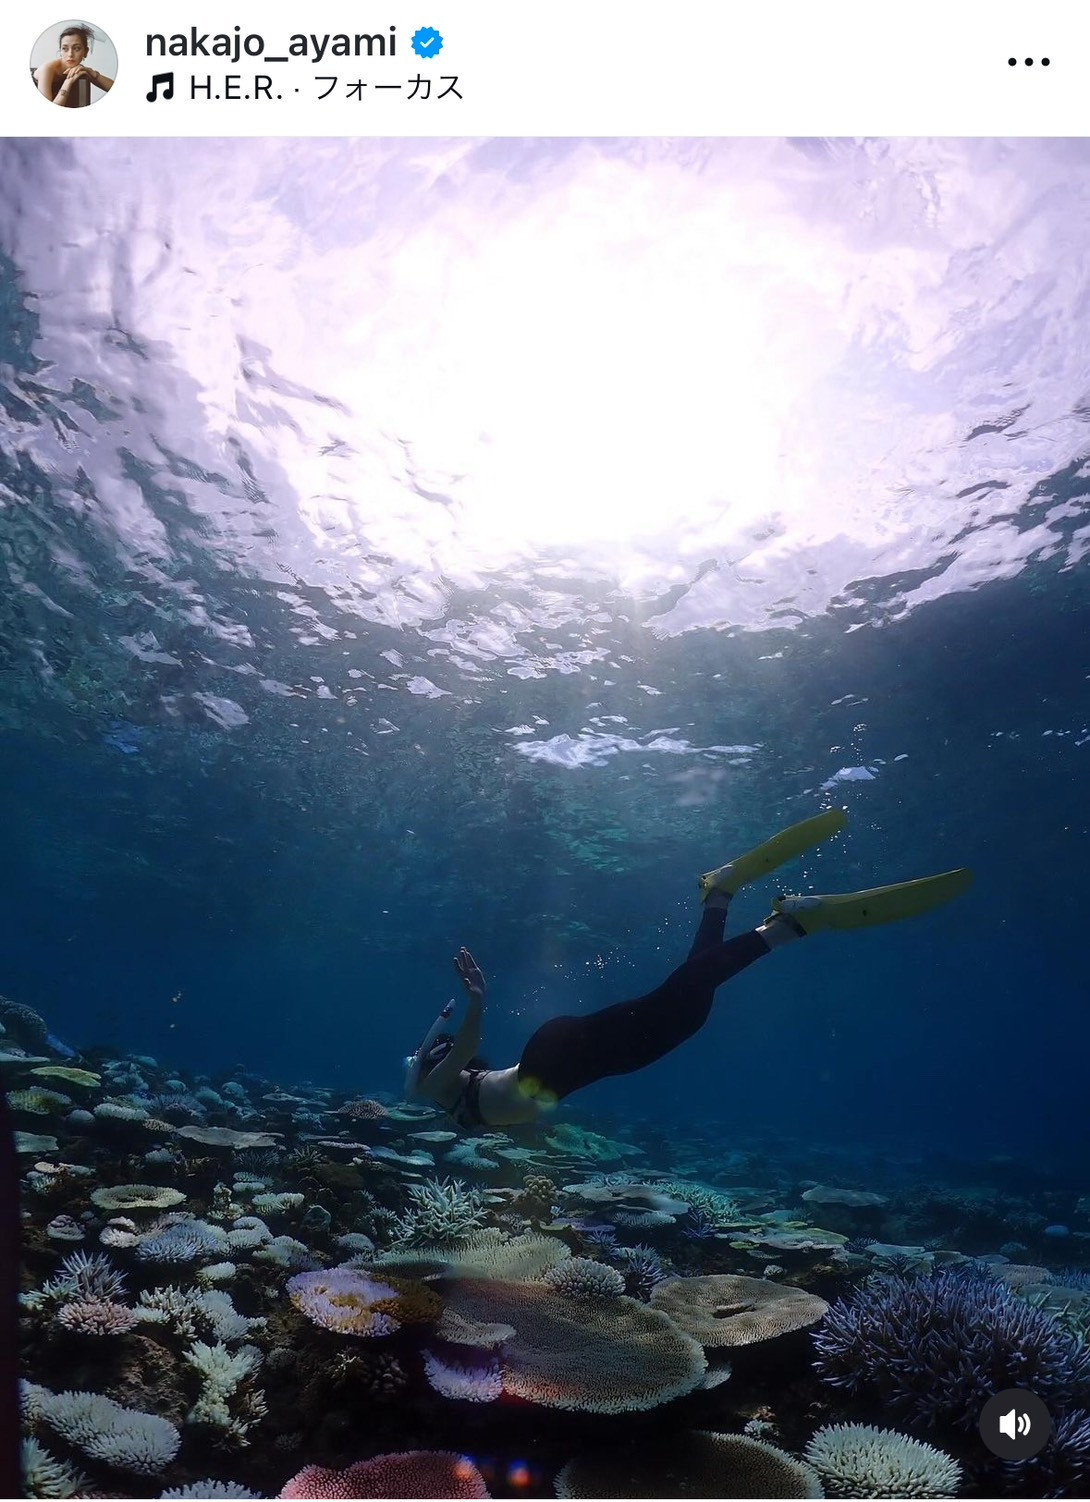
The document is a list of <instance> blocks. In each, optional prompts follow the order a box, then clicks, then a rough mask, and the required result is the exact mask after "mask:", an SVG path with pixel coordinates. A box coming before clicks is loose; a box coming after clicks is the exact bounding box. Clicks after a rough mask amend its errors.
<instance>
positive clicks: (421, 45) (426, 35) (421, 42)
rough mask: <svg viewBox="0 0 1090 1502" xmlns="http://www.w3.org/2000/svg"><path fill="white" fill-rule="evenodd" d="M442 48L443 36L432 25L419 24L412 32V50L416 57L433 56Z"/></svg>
mask: <svg viewBox="0 0 1090 1502" xmlns="http://www.w3.org/2000/svg"><path fill="white" fill-rule="evenodd" d="M442 50H443V38H442V37H441V36H440V35H439V33H438V32H437V31H436V29H435V27H434V26H421V27H420V29H419V30H418V31H414V32H413V51H414V52H415V53H416V55H417V57H435V56H436V55H437V54H438V53H439V52H441V51H442Z"/></svg>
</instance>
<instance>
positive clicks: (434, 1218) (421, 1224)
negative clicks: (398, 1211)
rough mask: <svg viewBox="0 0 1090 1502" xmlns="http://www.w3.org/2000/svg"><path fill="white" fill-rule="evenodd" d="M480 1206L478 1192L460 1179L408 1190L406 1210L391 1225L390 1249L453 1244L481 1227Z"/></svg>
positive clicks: (434, 1180)
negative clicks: (432, 1244)
mask: <svg viewBox="0 0 1090 1502" xmlns="http://www.w3.org/2000/svg"><path fill="white" fill-rule="evenodd" d="M484 1221H485V1212H484V1206H483V1203H482V1199H481V1193H480V1190H478V1189H469V1188H467V1187H466V1185H465V1184H463V1183H462V1182H461V1180H460V1179H429V1180H427V1181H426V1182H425V1183H423V1184H413V1185H411V1186H410V1188H409V1207H408V1209H407V1210H406V1211H405V1213H404V1214H403V1215H401V1216H399V1217H398V1219H397V1220H396V1221H394V1222H393V1224H392V1226H391V1228H390V1244H391V1246H394V1247H412V1246H426V1245H428V1244H429V1243H443V1242H447V1241H457V1240H459V1239H460V1238H461V1237H464V1236H468V1235H469V1234H470V1233H471V1232H472V1231H475V1230H477V1229H479V1228H480V1227H481V1226H483V1224H484Z"/></svg>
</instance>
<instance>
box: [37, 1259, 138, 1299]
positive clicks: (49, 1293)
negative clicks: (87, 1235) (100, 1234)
mask: <svg viewBox="0 0 1090 1502" xmlns="http://www.w3.org/2000/svg"><path fill="white" fill-rule="evenodd" d="M124 1291H125V1275H124V1273H122V1272H121V1271H120V1270H119V1269H118V1268H116V1267H115V1266H114V1265H113V1263H112V1262H111V1261H110V1259H109V1257H107V1256H105V1255H104V1254H103V1253H102V1252H92V1253H90V1254H88V1253H87V1252H70V1253H69V1255H68V1256H67V1257H65V1259H64V1261H63V1262H62V1263H61V1270H60V1272H59V1273H58V1274H57V1275H56V1277H54V1278H50V1280H49V1282H48V1283H46V1284H44V1285H43V1287H42V1289H41V1292H42V1294H43V1295H44V1296H45V1297H46V1298H47V1299H117V1298H119V1297H120V1296H121V1295H122V1294H123V1293H124Z"/></svg>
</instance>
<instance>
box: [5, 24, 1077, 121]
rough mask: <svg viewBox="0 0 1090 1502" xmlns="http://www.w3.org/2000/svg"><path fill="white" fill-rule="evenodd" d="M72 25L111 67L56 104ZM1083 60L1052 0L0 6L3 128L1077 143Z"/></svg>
mask: <svg viewBox="0 0 1090 1502" xmlns="http://www.w3.org/2000/svg"><path fill="white" fill-rule="evenodd" d="M75 19H78V20H80V21H85V22H87V23H89V25H90V26H91V27H92V28H93V30H94V32H95V36H96V41H95V45H94V46H93V47H92V49H91V51H90V53H89V55H88V58H87V64H86V65H87V67H88V68H89V69H90V70H93V72H94V74H95V75H96V76H97V77H98V78H100V79H104V80H109V79H110V75H109V73H108V71H107V66H110V67H113V68H114V69H115V73H116V77H115V78H113V79H112V87H110V88H108V89H98V88H97V87H95V86H94V78H93V77H92V79H91V80H90V85H84V88H85V90H86V88H87V87H90V89H91V95H92V99H91V107H87V108H80V109H73V108H58V107H56V104H55V103H54V102H53V101H52V100H51V99H50V98H49V97H47V91H48V88H49V87H50V84H49V78H50V77H53V78H54V79H55V77H56V76H58V75H55V74H54V75H47V86H46V89H45V90H43V89H42V88H40V87H36V86H35V81H34V75H33V73H32V69H34V70H39V69H40V68H41V67H42V66H43V64H45V63H51V62H52V60H53V59H56V58H57V56H58V36H59V32H60V30H61V29H62V27H63V26H64V25H65V24H69V23H71V22H72V21H73V20H75ZM54 32H56V33H58V36H55V35H54ZM1011 59H1014V61H1013V62H1012V61H1011ZM1045 59H1047V63H1046V62H1045ZM1027 60H1031V61H1027ZM1088 64H1090V11H1088V9H1087V7H1085V6H1074V5H1071V4H1069V3H1058V0H1047V3H1035V4H1033V5H1031V6H1026V5H1024V4H1020V5H1015V4H1013V3H1005V4H987V3H983V0H973V3H969V4H965V3H960V4H959V3H953V4H951V3H950V0H923V3H914V4H912V5H906V6H904V7H896V8H895V7H893V6H891V5H881V4H875V3H872V0H871V3H864V0H832V3H826V4H817V3H812V4H799V3H789V4H762V5H759V6H752V5H745V6H743V5H735V4H723V3H709V0H703V3H700V0H669V3H668V4H667V3H663V4H661V5H650V4H648V3H646V0H629V3H618V0H581V3H579V4H576V3H573V0H554V3H552V4H549V5H531V4H525V3H523V4H518V3H514V0H464V3H461V4H454V3H451V0H411V3H407V0H370V3H368V4H367V5H366V6H363V5H360V4H358V3H354V4H346V3H340V0H309V3H307V4H305V5H304V4H299V5H298V6H292V5H276V6H269V5H267V4H261V5H255V4H252V3H234V4H232V3H228V4H222V3H220V4H215V5H212V4H207V3H202V0H194V3H190V4H187V3H185V0H157V3H155V4H154V5H148V4H136V3H132V0H88V9H87V12H86V14H85V15H82V16H80V17H78V18H75V17H71V16H67V15H64V14H62V13H59V12H58V15H57V17H56V19H55V23H53V22H51V18H50V17H49V15H48V14H47V13H45V12H43V11H42V10H41V8H40V7H36V8H33V9H32V10H28V9H27V8H26V7H23V8H21V9H20V11H19V12H18V13H17V14H13V15H12V16H11V17H10V18H9V21H8V23H7V26H6V34H5V45H4V49H3V53H2V58H0V68H2V70H3V78H2V86H0V134H2V135H8V136H21V135H22V136H47V135H64V136H68V135H80V136H325V135H329V136H353V135H360V136H382V135H397V136H466V135H533V136H543V135H546V136H547V135H595V134H601V135H693V136H698V135H783V134H786V135H833V136H836V135H860V134H866V135H879V136H888V135H920V134H925V135H943V136H952V135H1074V136H1079V135H1084V134H1086V133H1087V125H1088V121H1090V105H1088V104H1087V102H1086V89H1085V82H1084V81H1085V78H1086V73H1087V67H1088ZM156 80H158V82H157V83H156ZM53 86H54V87H55V84H54V85H53ZM152 94H154V95H155V98H154V100H152V99H151V98H149V96H150V95H152Z"/></svg>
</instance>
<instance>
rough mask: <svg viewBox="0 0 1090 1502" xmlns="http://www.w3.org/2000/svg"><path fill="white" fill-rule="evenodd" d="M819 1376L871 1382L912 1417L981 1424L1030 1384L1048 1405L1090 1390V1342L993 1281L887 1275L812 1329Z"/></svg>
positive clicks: (861, 1384) (853, 1387) (854, 1385)
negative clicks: (1001, 1401) (989, 1407)
mask: <svg viewBox="0 0 1090 1502" xmlns="http://www.w3.org/2000/svg"><path fill="white" fill-rule="evenodd" d="M813 1339H814V1346H815V1348H816V1351H817V1360H816V1361H815V1363H814V1365H815V1367H816V1369H817V1371H818V1372H819V1374H820V1375H821V1376H822V1377H824V1379H825V1380H826V1381H827V1382H830V1383H832V1385H833V1386H835V1387H842V1388H845V1389H847V1390H848V1391H849V1392H855V1391H857V1390H859V1389H862V1388H870V1389H872V1390H873V1391H874V1392H876V1394H877V1395H878V1396H879V1398H880V1399H881V1400H882V1401H883V1402H885V1403H886V1404H888V1405H889V1407H890V1409H891V1410H892V1411H893V1412H895V1413H897V1414H899V1415H901V1416H902V1417H904V1418H906V1419H908V1420H909V1421H911V1422H914V1423H922V1424H928V1423H933V1422H935V1421H937V1420H942V1421H944V1422H947V1423H950V1424H953V1425H955V1426H958V1427H961V1428H969V1427H971V1426H972V1425H973V1424H975V1423H976V1418H977V1415H978V1414H979V1412H980V1410H981V1408H982V1407H983V1406H984V1403H985V1402H986V1401H987V1399H988V1398H989V1397H990V1395H991V1394H992V1393H994V1392H1001V1391H1002V1390H1003V1389H1004V1388H1008V1387H1028V1388H1031V1389H1032V1390H1033V1391H1034V1392H1036V1393H1037V1394H1038V1396H1039V1397H1041V1398H1042V1399H1043V1400H1044V1401H1045V1402H1046V1403H1050V1402H1056V1403H1058V1404H1061V1405H1062V1404H1064V1403H1070V1402H1077V1401H1078V1400H1079V1399H1080V1398H1081V1397H1083V1395H1085V1394H1087V1393H1088V1392H1090V1349H1087V1348H1086V1347H1082V1346H1080V1345H1079V1344H1078V1342H1077V1341H1076V1340H1074V1339H1073V1338H1072V1337H1071V1336H1070V1335H1068V1334H1067V1333H1066V1332H1065V1331H1064V1330H1063V1329H1061V1327H1060V1326H1059V1325H1058V1324H1057V1323H1056V1321H1055V1320H1054V1319H1052V1318H1051V1317H1050V1316H1049V1315H1048V1314H1045V1313H1044V1312H1043V1311H1042V1310H1040V1309H1034V1308H1033V1307H1032V1306H1031V1305H1030V1304H1027V1303H1026V1302H1025V1300H1024V1299H1020V1298H1019V1297H1018V1296H1017V1295H1016V1294H1014V1293H1012V1292H1011V1290H1010V1289H1009V1288H1007V1287H1006V1286H1005V1285H1004V1284H1003V1283H1000V1282H998V1281H997V1280H996V1279H992V1278H981V1277H972V1276H969V1277H967V1276H965V1275H964V1274H960V1273H939V1274H936V1275H935V1276H934V1277H923V1278H898V1277H894V1278H881V1279H876V1280H873V1281H872V1282H870V1283H868V1284H867V1285H865V1286H864V1287H862V1288H859V1289H857V1290H856V1291H855V1292H854V1293H852V1294H851V1295H850V1296H849V1297H848V1298H846V1299H842V1300H840V1301H839V1302H838V1303H836V1304H834V1305H833V1306H832V1308H831V1309H830V1310H829V1313H828V1314H827V1315H826V1317H825V1320H824V1322H823V1324H822V1325H821V1326H820V1327H819V1329H818V1330H817V1331H815V1333H814V1337H813Z"/></svg>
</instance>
